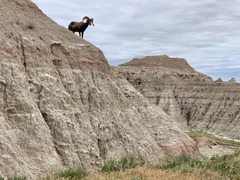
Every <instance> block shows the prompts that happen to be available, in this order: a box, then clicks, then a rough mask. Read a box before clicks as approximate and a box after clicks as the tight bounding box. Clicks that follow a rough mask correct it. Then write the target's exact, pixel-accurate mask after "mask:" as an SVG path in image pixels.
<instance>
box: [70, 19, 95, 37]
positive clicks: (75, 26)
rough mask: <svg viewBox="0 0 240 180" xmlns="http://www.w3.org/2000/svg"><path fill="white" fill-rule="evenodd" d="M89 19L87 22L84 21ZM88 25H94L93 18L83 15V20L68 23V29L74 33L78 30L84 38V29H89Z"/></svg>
mask: <svg viewBox="0 0 240 180" xmlns="http://www.w3.org/2000/svg"><path fill="white" fill-rule="evenodd" d="M85 19H86V20H87V21H86V22H83V21H84V20H85ZM88 25H90V26H91V25H93V26H94V24H93V18H89V17H88V16H85V17H83V19H82V21H81V22H76V21H72V22H71V23H70V24H69V25H68V29H69V30H70V31H72V32H73V33H75V32H78V33H79V37H81V34H82V38H83V34H84V31H85V30H86V29H87V27H88Z"/></svg>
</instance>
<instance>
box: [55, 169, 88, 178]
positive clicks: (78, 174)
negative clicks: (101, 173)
mask: <svg viewBox="0 0 240 180" xmlns="http://www.w3.org/2000/svg"><path fill="white" fill-rule="evenodd" d="M86 175H87V173H86V172H85V171H83V170H82V169H80V168H70V169H66V170H63V171H62V172H60V173H59V174H58V175H57V176H58V177H62V178H65V179H74V180H79V179H83V178H84V177H85V176H86Z"/></svg>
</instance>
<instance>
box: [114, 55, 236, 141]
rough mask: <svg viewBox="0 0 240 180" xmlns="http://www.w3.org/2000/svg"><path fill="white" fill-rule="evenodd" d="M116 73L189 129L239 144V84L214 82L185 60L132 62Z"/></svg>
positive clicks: (160, 59) (118, 67)
mask: <svg viewBox="0 0 240 180" xmlns="http://www.w3.org/2000/svg"><path fill="white" fill-rule="evenodd" d="M113 70H114V71H115V73H116V74H118V75H119V76H122V77H124V78H126V79H127V80H128V81H129V82H130V83H131V84H132V85H133V86H134V87H135V88H136V89H137V90H138V91H139V92H141V93H142V94H143V95H144V96H145V97H146V98H147V99H148V100H149V101H150V102H151V103H152V104H155V105H157V106H160V107H161V108H162V109H163V110H164V111H165V112H166V113H167V114H169V115H170V116H171V117H172V118H174V119H175V120H177V121H179V122H180V123H181V124H182V125H183V126H184V127H185V128H186V129H196V130H201V131H207V132H210V133H214V134H217V135H219V136H223V137H227V138H231V139H237V140H240V108H239V107H240V96H239V94H240V84H239V83H237V82H236V81H235V79H234V78H233V79H231V80H230V81H228V82H223V81H222V80H221V79H218V80H216V81H213V80H212V78H211V77H209V76H207V75H204V74H202V73H200V72H197V71H195V70H194V69H193V68H192V67H191V66H190V65H189V64H188V63H187V61H186V60H184V59H182V58H170V57H168V56H166V55H163V56H153V57H151V56H147V57H144V58H142V59H133V60H131V61H129V62H127V63H124V64H122V65H119V66H116V67H113Z"/></svg>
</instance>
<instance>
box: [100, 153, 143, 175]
mask: <svg viewBox="0 0 240 180" xmlns="http://www.w3.org/2000/svg"><path fill="white" fill-rule="evenodd" d="M142 164H143V163H142V162H141V161H140V160H139V158H137V157H135V156H134V155H126V156H124V157H122V158H121V159H120V160H112V159H110V160H107V161H105V163H104V166H103V168H102V171H103V172H112V171H121V170H125V169H131V168H135V167H136V166H139V165H142Z"/></svg>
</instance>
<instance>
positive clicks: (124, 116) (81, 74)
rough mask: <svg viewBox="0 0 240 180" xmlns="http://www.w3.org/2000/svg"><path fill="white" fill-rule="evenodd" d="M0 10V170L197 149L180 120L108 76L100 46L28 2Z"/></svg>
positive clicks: (34, 170) (96, 163)
mask: <svg viewBox="0 0 240 180" xmlns="http://www.w3.org/2000/svg"><path fill="white" fill-rule="evenodd" d="M0 10H1V14H0V26H1V32H0V37H1V38H0V52H1V53H0V70H1V71H0V126H1V127H0V152H1V154H0V174H2V175H4V176H8V175H12V174H18V175H21V174H23V175H27V176H29V177H31V178H34V177H38V176H41V175H43V174H46V173H48V172H52V171H58V170H60V169H62V168H65V167H70V166H80V167H82V168H83V169H85V170H86V171H91V170H98V169H100V168H101V167H102V165H103V162H104V160H105V159H108V158H118V157H122V156H123V155H125V154H135V155H137V156H139V157H140V158H141V159H142V160H144V161H145V162H148V163H153V164H154V163H158V162H159V161H161V160H162V158H164V157H165V156H166V155H169V154H170V155H176V154H180V153H182V152H185V153H188V154H190V155H192V156H196V155H198V154H199V152H198V150H197V148H196V146H195V142H194V141H193V140H192V139H191V138H189V137H188V136H187V135H186V134H185V133H184V132H183V131H182V130H181V129H180V128H179V127H178V125H179V123H177V122H176V121H174V120H173V119H172V118H171V117H170V116H169V115H167V114H166V113H165V112H164V111H163V110H162V109H161V108H159V107H157V106H156V105H154V104H152V103H149V102H148V100H146V98H144V97H143V96H142V95H141V94H140V93H139V92H138V91H137V90H136V89H134V88H133V87H132V86H131V85H130V84H129V83H128V82H127V81H126V80H124V79H119V78H117V77H115V76H114V75H113V74H112V73H111V71H110V66H109V64H108V63H107V60H106V59H105V57H104V55H103V53H102V52H101V50H100V49H98V48H96V47H95V46H93V45H92V44H90V43H88V42H86V41H85V40H83V39H81V38H79V37H77V36H76V35H74V34H73V33H71V32H70V31H68V30H67V29H66V28H64V27H61V26H59V25H58V24H56V23H55V22H53V21H52V20H51V19H49V18H48V17H47V16H46V15H44V14H43V13H42V11H41V10H39V9H38V7H37V6H36V5H35V4H34V3H32V1H30V0H11V1H9V0H2V1H1V2H0Z"/></svg>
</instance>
